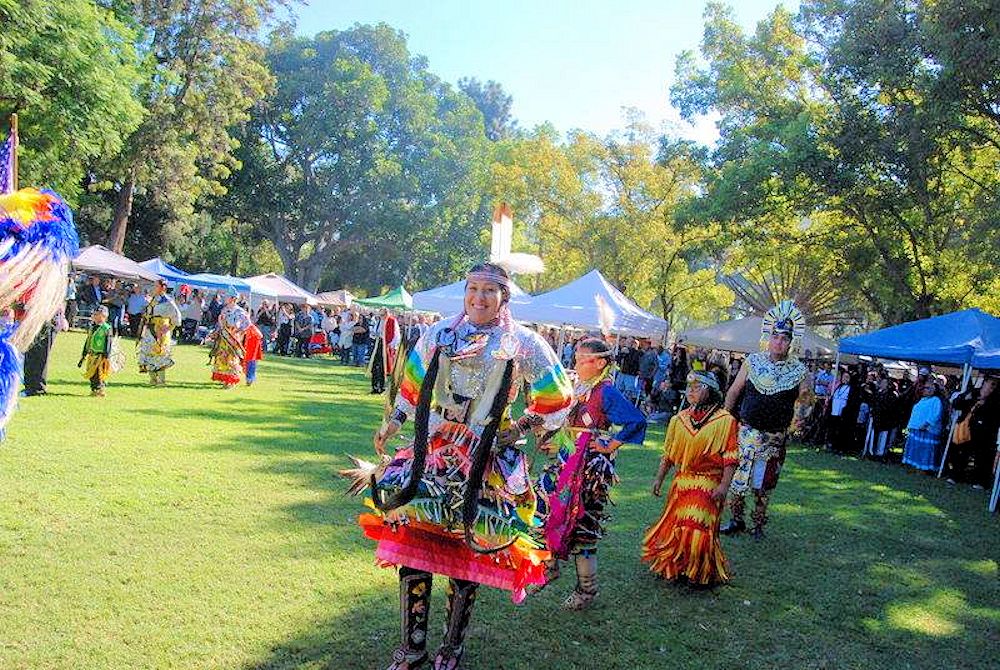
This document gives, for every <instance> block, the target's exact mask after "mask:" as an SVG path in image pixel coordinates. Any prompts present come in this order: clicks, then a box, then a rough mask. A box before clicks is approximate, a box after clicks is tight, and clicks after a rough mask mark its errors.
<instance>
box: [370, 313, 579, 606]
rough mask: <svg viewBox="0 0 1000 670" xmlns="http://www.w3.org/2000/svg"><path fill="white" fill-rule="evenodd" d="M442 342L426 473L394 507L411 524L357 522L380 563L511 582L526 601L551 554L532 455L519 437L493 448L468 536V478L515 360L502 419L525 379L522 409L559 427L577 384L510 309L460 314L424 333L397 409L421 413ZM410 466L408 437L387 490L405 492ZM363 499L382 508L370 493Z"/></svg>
mask: <svg viewBox="0 0 1000 670" xmlns="http://www.w3.org/2000/svg"><path fill="white" fill-rule="evenodd" d="M436 349H440V354H439V356H438V359H437V360H438V366H439V367H438V373H437V380H436V384H435V385H434V388H433V403H432V407H431V411H430V415H429V419H428V424H427V427H428V433H427V434H428V441H427V456H426V461H425V466H424V469H423V476H422V477H421V479H420V482H419V485H418V487H417V492H416V494H415V496H414V497H413V499H412V500H410V501H409V502H408V503H406V504H405V505H402V506H400V507H398V508H396V509H395V510H393V514H394V515H400V514H402V515H405V518H406V521H407V523H406V524H405V525H401V526H399V527H397V528H390V526H388V525H386V523H384V521H383V514H382V513H381V512H378V513H376V514H363V515H362V516H361V517H360V519H359V523H360V524H361V526H362V528H363V529H364V532H365V535H366V536H367V537H369V538H371V539H373V540H375V541H376V542H377V543H378V545H377V548H376V550H375V557H376V559H377V560H378V562H379V563H380V564H381V565H383V566H390V565H399V566H406V567H408V568H411V569H415V570H420V571H425V572H429V573H436V574H443V575H447V576H448V577H451V578H453V579H459V580H466V581H470V582H476V583H480V584H486V585H488V586H493V587H496V588H500V589H505V590H508V591H511V595H512V599H513V600H514V601H515V602H519V601H520V600H521V599H523V598H524V596H525V588H526V587H527V586H528V585H529V584H542V583H544V579H545V578H544V565H543V563H544V561H545V560H546V559H548V557H549V553H548V552H547V551H545V550H544V543H543V542H542V541H541V537H540V536H541V529H540V528H539V524H538V520H537V516H536V503H537V499H536V494H535V491H534V487H533V486H532V484H533V482H532V477H531V474H530V469H529V462H528V458H527V456H526V455H525V453H524V452H523V451H522V450H521V449H520V448H519V447H518V446H516V445H514V444H507V445H500V444H499V443H497V444H496V445H494V446H493V448H492V451H491V453H490V455H489V457H488V460H487V465H486V470H485V474H484V476H483V479H482V481H483V484H482V486H481V488H480V492H479V500H478V512H477V514H476V518H475V523H474V525H473V527H472V536H471V538H470V537H468V536H467V535H466V533H465V529H464V520H463V519H464V517H463V498H464V496H465V489H466V482H467V480H468V478H469V475H470V467H471V463H472V458H473V457H474V454H475V453H476V449H477V448H478V447H479V438H480V436H482V434H483V432H484V429H485V427H486V425H485V424H486V422H487V419H488V415H489V412H490V411H491V407H492V405H493V404H494V402H493V400H494V398H495V397H496V396H497V395H498V392H499V391H500V390H501V389H502V387H503V385H504V384H503V381H502V380H503V378H504V377H505V374H506V370H507V369H508V367H509V369H510V371H511V372H510V381H509V389H510V391H509V395H508V398H507V399H506V402H505V403H504V404H505V405H506V410H505V411H504V415H505V419H504V421H503V422H502V424H501V425H503V423H506V421H507V417H508V415H509V408H510V403H511V402H513V400H514V399H515V397H516V396H517V393H518V391H519V390H520V389H521V388H522V387H526V388H527V398H526V407H525V412H524V413H525V415H526V416H529V417H531V418H532V419H533V421H535V422H536V423H537V424H538V425H540V426H541V427H542V428H543V429H547V430H555V429H557V428H559V427H560V426H562V425H563V422H564V421H565V419H566V415H567V413H568V412H569V408H570V404H571V402H572V392H573V391H572V387H571V385H570V382H569V379H568V378H567V376H566V373H565V371H564V370H563V368H562V365H561V364H560V362H559V360H558V358H557V357H556V355H555V353H554V352H553V351H552V349H551V348H550V347H549V345H548V344H546V343H545V341H544V340H543V339H542V338H541V336H539V335H538V334H537V333H535V332H534V331H531V330H529V329H527V328H525V327H523V326H521V325H519V324H517V323H514V322H512V321H511V320H510V319H509V316H508V317H507V318H501V319H500V320H499V321H498V322H496V323H494V324H491V325H488V326H476V325H475V324H473V323H471V322H470V321H469V320H468V319H467V317H464V316H463V317H460V318H458V319H448V320H444V321H440V322H438V323H437V324H435V325H434V326H432V327H431V328H430V329H429V331H428V332H427V333H426V334H424V335H423V336H422V337H421V338H420V339H419V340H418V341H417V344H416V346H415V347H414V349H413V351H412V352H411V353H410V355H409V357H408V358H407V360H406V364H405V367H404V369H403V379H402V382H401V386H400V390H399V396H398V398H397V399H396V405H395V408H396V416H398V417H401V418H403V419H404V420H405V418H406V417H414V415H415V413H417V408H418V404H419V400H420V394H421V387H422V385H423V384H424V379H425V376H426V375H427V373H428V369H429V367H430V366H431V364H432V359H433V358H434V355H435V350H436ZM417 419H418V424H419V416H418V417H417ZM417 427H418V428H419V425H418V426H417ZM413 465H414V451H413V448H412V445H411V446H410V447H407V448H405V449H402V450H400V451H399V452H397V453H396V454H395V457H394V458H393V459H392V460H391V462H390V463H388V465H386V466H384V468H379V470H377V471H376V472H375V474H374V477H375V479H376V481H377V482H378V488H379V489H380V490H381V491H383V492H384V493H387V494H389V495H392V494H394V493H396V492H398V491H400V490H401V489H403V488H404V486H405V485H406V483H408V482H409V480H410V472H411V469H412V467H413ZM366 503H367V504H368V505H369V506H371V507H373V508H375V507H376V506H375V505H374V504H373V501H372V500H371V499H370V498H369V499H368V500H366ZM485 550H488V551H490V553H482V552H483V551H485Z"/></svg>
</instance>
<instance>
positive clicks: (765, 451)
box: [721, 300, 807, 540]
mask: <svg viewBox="0 0 1000 670" xmlns="http://www.w3.org/2000/svg"><path fill="white" fill-rule="evenodd" d="M804 326H805V323H804V319H803V317H802V312H800V311H799V310H798V308H796V307H795V305H794V303H792V302H791V301H790V300H785V301H783V302H782V303H781V304H780V305H777V306H776V307H773V308H772V309H771V310H769V311H768V313H767V314H766V315H765V316H764V319H763V326H762V328H761V340H762V341H764V342H767V351H763V352H756V353H752V354H750V355H749V356H747V358H746V360H745V361H744V363H743V367H741V368H740V372H739V374H737V375H736V379H735V380H733V384H732V386H730V387H729V392H728V393H727V394H726V409H727V410H729V411H730V412H731V413H732V414H733V415H734V416H737V417H738V418H739V421H740V429H739V437H738V442H739V450H740V462H739V465H738V466H737V469H736V474H735V475H734V476H733V482H732V484H731V486H730V488H729V495H730V502H729V505H730V510H731V511H732V519H731V520H730V522H729V523H728V524H726V525H725V526H724V527H723V528H722V529H721V532H722V534H724V535H732V534H734V533H739V532H741V531H743V530H745V529H746V522H745V521H744V520H743V510H744V507H745V504H746V503H745V499H746V492H747V491H748V490H750V489H752V490H753V494H754V499H755V505H754V511H753V514H752V515H751V517H750V518H751V520H752V521H753V524H754V525H753V531H752V535H753V537H754V539H757V540H759V539H761V538H762V537H763V536H764V526H765V525H766V524H767V504H768V501H769V499H770V495H771V491H773V490H774V487H775V486H777V484H778V475H779V474H780V473H781V466H782V465H783V464H784V462H785V441H786V440H787V438H788V427H789V425H790V424H791V422H792V416H793V415H794V411H795V399H796V398H797V397H798V395H799V384H800V383H801V382H802V379H803V378H804V377H805V375H806V372H807V370H806V366H805V365H804V364H803V363H802V362H801V361H800V360H799V359H798V358H795V357H789V355H788V354H789V350H790V349H791V347H792V344H793V342H795V343H797V342H798V341H799V340H800V338H801V336H802V331H803V328H804Z"/></svg>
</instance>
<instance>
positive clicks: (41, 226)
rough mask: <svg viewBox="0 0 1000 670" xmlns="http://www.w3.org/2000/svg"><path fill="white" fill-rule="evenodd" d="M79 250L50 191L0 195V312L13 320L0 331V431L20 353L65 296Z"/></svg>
mask: <svg viewBox="0 0 1000 670" xmlns="http://www.w3.org/2000/svg"><path fill="white" fill-rule="evenodd" d="M78 248H79V239H78V238H77V234H76V228H75V227H74V225H73V214H72V213H71V212H70V209H69V207H68V206H67V205H66V203H65V202H63V200H62V198H60V197H59V196H58V195H56V194H55V193H54V192H52V191H48V190H41V191H40V190H38V189H34V188H24V189H21V190H19V191H15V192H14V193H8V194H3V195H0V308H7V307H14V308H15V317H16V321H15V323H14V324H12V325H10V326H7V327H5V328H3V329H2V330H0V430H2V429H3V427H4V426H5V425H6V423H7V420H8V419H9V418H10V415H11V414H12V413H13V409H14V402H15V399H16V397H17V392H18V387H19V386H20V383H21V365H22V361H21V352H23V351H25V350H26V349H27V348H28V347H29V346H30V345H31V343H32V342H33V341H34V339H35V337H36V336H37V335H38V332H39V331H40V330H41V329H42V326H43V325H44V324H45V322H46V321H48V320H49V319H51V318H52V317H53V316H54V315H55V314H56V312H57V311H59V308H60V307H62V305H63V301H64V300H65V298H66V275H67V273H68V272H69V263H70V260H71V259H72V258H73V257H74V256H75V255H76V253H77V250H78Z"/></svg>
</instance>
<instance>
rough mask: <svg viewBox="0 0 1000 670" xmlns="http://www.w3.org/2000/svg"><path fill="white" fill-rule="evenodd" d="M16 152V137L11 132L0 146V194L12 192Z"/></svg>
mask: <svg viewBox="0 0 1000 670" xmlns="http://www.w3.org/2000/svg"><path fill="white" fill-rule="evenodd" d="M16 152H17V135H15V134H14V133H13V132H11V133H10V134H9V135H8V136H7V139H6V141H4V143H3V144H0V193H12V192H13V191H14V169H15V168H14V156H15V154H16Z"/></svg>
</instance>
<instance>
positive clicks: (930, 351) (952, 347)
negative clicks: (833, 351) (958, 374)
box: [840, 308, 1000, 366]
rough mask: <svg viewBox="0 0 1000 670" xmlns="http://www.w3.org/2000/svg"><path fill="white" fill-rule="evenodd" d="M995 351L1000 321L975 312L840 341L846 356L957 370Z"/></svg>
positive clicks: (999, 342) (909, 324) (997, 344)
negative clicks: (958, 367)
mask: <svg viewBox="0 0 1000 670" xmlns="http://www.w3.org/2000/svg"><path fill="white" fill-rule="evenodd" d="M993 349H998V350H1000V319H998V318H996V317H995V316H991V315H990V314H987V313H986V312H983V311H982V310H979V309H974V308H973V309H966V310H962V311H960V312H953V313H951V314H944V315H942V316H933V317H931V318H929V319H921V320H920V321H910V322H908V323H901V324H899V325H898V326H890V327H889V328H883V329H882V330H876V331H875V332H873V333H867V334H865V335H856V336H854V337H845V338H844V339H842V340H841V341H840V351H841V352H842V353H845V354H860V355H862V356H877V357H879V358H892V359H896V360H901V361H914V362H919V363H940V364H951V365H956V366H965V365H972V364H973V359H974V358H975V356H976V355H977V354H982V353H984V352H986V351H991V350H993Z"/></svg>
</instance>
